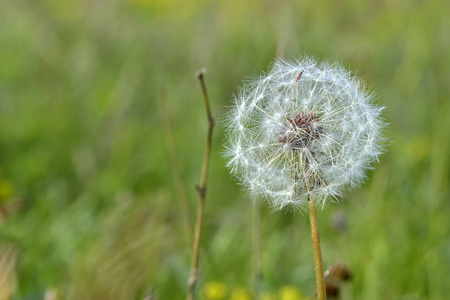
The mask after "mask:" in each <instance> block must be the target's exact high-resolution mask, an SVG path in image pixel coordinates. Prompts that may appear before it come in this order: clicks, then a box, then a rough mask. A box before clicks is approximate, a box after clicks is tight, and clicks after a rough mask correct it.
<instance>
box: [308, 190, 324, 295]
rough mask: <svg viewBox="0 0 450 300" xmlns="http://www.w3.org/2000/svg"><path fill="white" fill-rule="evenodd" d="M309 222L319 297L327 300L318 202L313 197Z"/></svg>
mask: <svg viewBox="0 0 450 300" xmlns="http://www.w3.org/2000/svg"><path fill="white" fill-rule="evenodd" d="M308 204H309V222H310V224H311V238H312V244H313V252H314V265H315V269H316V285H317V298H318V299H319V300H326V299H327V295H326V292H325V280H324V275H323V264H322V251H321V249H320V237H319V227H318V225H317V213H316V203H315V201H314V199H313V198H312V197H309V199H308Z"/></svg>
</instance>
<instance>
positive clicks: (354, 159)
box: [225, 58, 385, 209]
mask: <svg viewBox="0 0 450 300" xmlns="http://www.w3.org/2000/svg"><path fill="white" fill-rule="evenodd" d="M373 98H374V96H373V94H371V93H368V92H367V90H366V89H365V87H364V85H363V84H362V82H361V80H360V79H358V78H357V77H355V76H353V75H351V73H350V72H349V71H347V70H346V69H345V68H343V67H342V66H340V65H339V64H336V63H329V62H321V63H319V62H317V61H316V60H314V59H311V58H303V59H301V60H296V61H292V62H290V61H286V60H277V61H276V62H275V63H274V64H273V66H272V69H271V71H270V72H269V73H268V74H267V75H266V76H263V77H261V78H259V79H257V80H254V81H250V82H248V83H246V84H245V85H244V86H243V87H242V88H241V89H240V91H239V93H238V95H237V96H235V99H234V105H233V107H232V109H231V110H230V111H229V113H228V114H227V115H226V127H227V140H226V151H225V155H226V157H227V159H228V164H227V166H228V167H229V168H230V170H231V173H232V174H233V175H234V176H235V177H236V178H237V179H238V180H239V182H240V183H241V184H242V185H243V186H245V187H246V188H247V189H248V190H249V191H250V192H251V193H252V194H254V195H255V196H258V197H260V198H262V199H264V200H268V201H270V203H271V204H272V206H273V207H275V208H283V207H290V208H294V209H304V208H305V207H306V206H307V202H308V199H309V198H310V197H314V199H315V201H317V202H318V203H320V204H321V205H322V207H323V206H325V204H326V203H327V202H328V201H336V200H337V199H338V198H339V197H340V196H341V195H342V193H343V191H345V190H346V189H348V188H350V187H355V186H357V185H359V184H361V183H362V181H363V180H364V178H365V173H366V171H367V169H369V168H370V165H371V164H372V163H373V162H374V161H375V160H377V158H378V156H379V155H380V154H381V153H382V151H383V149H382V142H383V140H384V137H383V135H382V133H381V131H382V129H383V128H384V127H385V123H384V122H383V120H382V118H381V111H382V110H383V108H382V107H378V106H376V105H374V104H373V103H372V102H373Z"/></svg>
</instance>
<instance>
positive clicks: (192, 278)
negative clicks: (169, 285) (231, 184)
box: [187, 69, 214, 300]
mask: <svg viewBox="0 0 450 300" xmlns="http://www.w3.org/2000/svg"><path fill="white" fill-rule="evenodd" d="M205 73H206V71H205V70H204V69H202V70H200V72H198V74H197V78H198V79H199V80H200V85H201V88H202V94H203V99H204V101H205V107H206V114H207V118H208V134H207V138H206V147H205V156H204V158H203V168H202V175H201V179H200V185H197V186H196V187H197V192H198V198H199V203H198V206H197V221H196V224H195V235H194V244H193V247H192V264H191V270H190V272H189V280H188V293H187V300H193V299H194V295H195V284H196V282H197V275H198V257H199V248H200V236H201V230H202V221H203V210H204V206H205V195H206V179H207V177H208V168H209V156H210V152H211V139H212V132H213V128H214V118H213V116H212V114H211V109H210V107H209V99H208V94H207V93H206V86H205V80H204V76H205Z"/></svg>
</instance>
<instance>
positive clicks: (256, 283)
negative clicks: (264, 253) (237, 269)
mask: <svg viewBox="0 0 450 300" xmlns="http://www.w3.org/2000/svg"><path fill="white" fill-rule="evenodd" d="M252 219H253V220H252V252H253V255H252V256H253V299H255V300H259V299H260V297H261V276H262V275H261V207H260V206H259V204H258V201H257V199H253V218H252Z"/></svg>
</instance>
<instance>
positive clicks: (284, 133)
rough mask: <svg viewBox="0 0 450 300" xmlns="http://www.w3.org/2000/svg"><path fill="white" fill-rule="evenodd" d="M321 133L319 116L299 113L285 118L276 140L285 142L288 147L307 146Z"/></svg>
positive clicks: (298, 147)
mask: <svg viewBox="0 0 450 300" xmlns="http://www.w3.org/2000/svg"><path fill="white" fill-rule="evenodd" d="M322 134H323V128H322V126H321V125H320V118H319V117H318V116H317V115H314V114H313V113H304V112H302V113H299V114H296V115H294V117H292V118H286V122H285V123H284V124H283V127H282V130H281V133H280V137H279V138H278V142H279V143H282V144H287V145H288V146H289V148H290V149H294V150H295V149H300V148H304V147H307V146H308V145H309V143H310V142H311V141H313V140H317V139H318V138H319V137H320V136H321V135H322Z"/></svg>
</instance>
